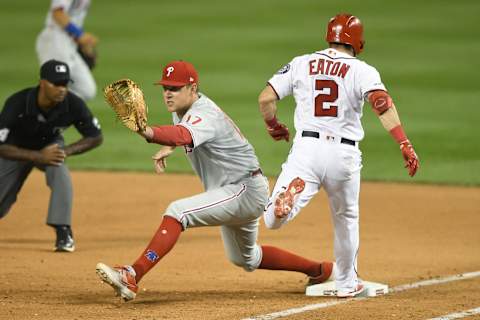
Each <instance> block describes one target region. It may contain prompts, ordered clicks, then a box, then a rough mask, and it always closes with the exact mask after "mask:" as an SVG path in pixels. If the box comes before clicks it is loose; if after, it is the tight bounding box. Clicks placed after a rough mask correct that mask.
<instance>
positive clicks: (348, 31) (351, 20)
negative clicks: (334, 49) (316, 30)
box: [325, 13, 365, 54]
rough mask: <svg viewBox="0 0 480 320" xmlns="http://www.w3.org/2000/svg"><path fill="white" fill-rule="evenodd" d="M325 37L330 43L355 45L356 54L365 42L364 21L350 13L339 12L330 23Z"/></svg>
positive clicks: (360, 50)
mask: <svg viewBox="0 0 480 320" xmlns="http://www.w3.org/2000/svg"><path fill="white" fill-rule="evenodd" d="M325 39H326V40H327V42H328V43H332V42H336V43H344V44H349V45H351V46H352V47H353V50H354V51H355V54H359V53H360V52H362V50H363V45H364V44H365V41H364V40H363V25H362V22H361V21H360V19H358V18H357V17H355V16H353V15H351V14H348V13H342V14H337V15H336V16H335V17H333V18H332V19H330V22H329V23H328V26H327V35H326V38H325Z"/></svg>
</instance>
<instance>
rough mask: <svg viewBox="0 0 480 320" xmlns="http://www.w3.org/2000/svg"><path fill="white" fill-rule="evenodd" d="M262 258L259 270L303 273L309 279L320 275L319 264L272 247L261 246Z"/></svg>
mask: <svg viewBox="0 0 480 320" xmlns="http://www.w3.org/2000/svg"><path fill="white" fill-rule="evenodd" d="M262 251H263V257H262V262H261V263H260V266H259V267H258V268H259V269H268V270H285V271H297V272H302V273H305V274H306V275H308V276H310V277H316V276H319V275H320V274H321V272H322V271H321V264H320V262H315V261H312V260H308V259H305V258H303V257H300V256H297V255H296V254H293V253H291V252H288V251H285V250H283V249H280V248H276V247H272V246H262Z"/></svg>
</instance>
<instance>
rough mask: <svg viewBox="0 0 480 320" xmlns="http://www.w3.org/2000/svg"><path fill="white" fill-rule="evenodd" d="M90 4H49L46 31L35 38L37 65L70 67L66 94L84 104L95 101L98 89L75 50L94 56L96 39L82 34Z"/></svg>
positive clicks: (65, 0)
mask: <svg viewBox="0 0 480 320" xmlns="http://www.w3.org/2000/svg"><path fill="white" fill-rule="evenodd" d="M89 7H90V0H52V2H51V5H50V9H49V11H48V14H47V18H46V20H45V28H44V29H43V30H42V32H41V33H40V34H39V35H38V37H37V42H36V51H37V56H38V60H39V61H40V64H43V63H44V62H45V61H47V60H50V59H56V60H60V61H64V62H65V63H67V64H68V66H69V67H70V74H71V77H72V81H73V82H71V83H70V84H69V90H71V91H72V92H73V93H75V94H76V95H78V96H79V97H81V98H82V99H84V100H91V99H93V98H94V97H95V94H96V91H97V85H96V83H95V79H94V78H93V75H92V73H91V71H90V68H89V66H88V65H87V63H86V62H85V61H84V59H83V58H82V57H81V55H80V53H79V52H78V50H77V48H80V50H81V51H82V52H83V53H84V55H86V56H93V55H94V50H95V46H96V45H97V42H98V39H97V37H96V36H94V35H93V34H91V33H89V32H85V31H84V30H83V22H84V20H85V17H86V16H87V12H88V8H89Z"/></svg>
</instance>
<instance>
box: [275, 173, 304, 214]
mask: <svg viewBox="0 0 480 320" xmlns="http://www.w3.org/2000/svg"><path fill="white" fill-rule="evenodd" d="M304 189H305V181H303V180H302V179H301V178H300V177H297V178H295V179H293V180H292V181H291V182H290V184H289V185H288V187H287V189H286V190H285V191H283V192H280V193H279V194H278V196H277V199H276V200H275V210H274V213H275V216H276V217H277V218H283V217H285V216H286V215H288V214H289V213H290V211H292V208H293V202H294V201H295V196H296V195H297V194H299V193H301V192H302V191H303V190H304Z"/></svg>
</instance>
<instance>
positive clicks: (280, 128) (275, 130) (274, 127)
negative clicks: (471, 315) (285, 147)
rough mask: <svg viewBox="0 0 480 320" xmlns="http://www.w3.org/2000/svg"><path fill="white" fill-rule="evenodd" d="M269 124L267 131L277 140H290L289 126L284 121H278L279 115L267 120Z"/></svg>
mask: <svg viewBox="0 0 480 320" xmlns="http://www.w3.org/2000/svg"><path fill="white" fill-rule="evenodd" d="M265 123H266V124H267V131H268V134H270V135H271V136H272V138H273V139H275V140H276V141H279V140H285V141H287V142H288V141H289V140H290V132H288V128H287V126H286V125H284V124H283V123H280V122H278V120H277V117H275V116H274V117H273V118H272V119H270V120H265Z"/></svg>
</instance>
